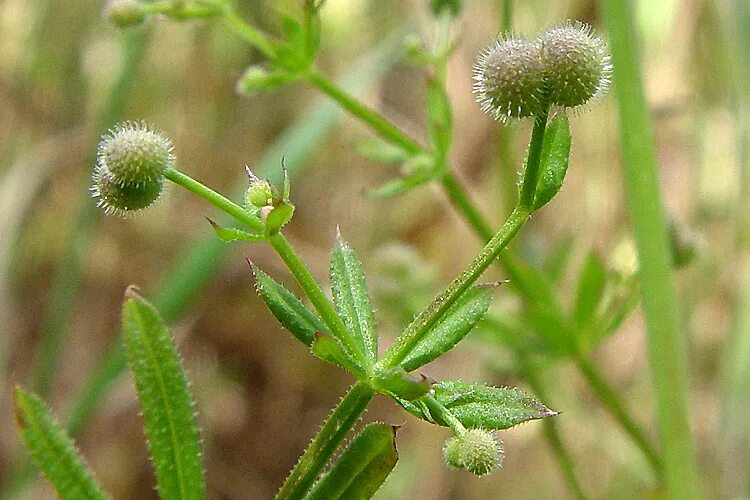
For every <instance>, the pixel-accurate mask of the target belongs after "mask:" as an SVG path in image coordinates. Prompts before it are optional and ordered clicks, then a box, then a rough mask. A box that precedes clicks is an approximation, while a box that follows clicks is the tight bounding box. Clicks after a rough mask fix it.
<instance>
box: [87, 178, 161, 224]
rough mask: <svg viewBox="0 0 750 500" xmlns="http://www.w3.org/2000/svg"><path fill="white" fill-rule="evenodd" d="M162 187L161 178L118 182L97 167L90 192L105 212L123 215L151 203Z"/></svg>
mask: <svg viewBox="0 0 750 500" xmlns="http://www.w3.org/2000/svg"><path fill="white" fill-rule="evenodd" d="M163 187H164V182H163V181H162V180H161V179H159V180H155V181H150V182H142V183H140V184H118V183H117V182H115V180H114V179H113V178H112V176H111V175H110V173H109V172H108V171H107V170H106V169H103V168H98V169H96V171H95V172H94V184H93V186H92V187H91V194H92V195H93V197H94V198H95V199H96V206H97V207H99V208H101V209H103V210H104V212H105V213H107V214H108V215H119V216H121V217H125V216H127V215H130V214H131V213H133V212H137V211H139V210H143V209H145V208H148V207H150V206H151V205H153V204H154V203H155V202H156V200H157V199H158V198H159V196H160V195H161V193H162V191H163Z"/></svg>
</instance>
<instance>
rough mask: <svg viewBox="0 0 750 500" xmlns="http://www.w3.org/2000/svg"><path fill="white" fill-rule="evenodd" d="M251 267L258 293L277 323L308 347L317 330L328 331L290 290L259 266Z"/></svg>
mask: <svg viewBox="0 0 750 500" xmlns="http://www.w3.org/2000/svg"><path fill="white" fill-rule="evenodd" d="M252 268H253V273H254V274H255V286H256V288H257V290H258V295H260V298H261V299H263V302H264V303H265V304H266V307H268V309H269V310H270V311H271V314H273V315H274V317H275V318H276V319H277V320H278V321H279V323H281V325H282V326H283V327H284V328H286V329H287V330H289V331H290V332H291V334H292V335H294V336H295V337H297V339H298V340H299V341H300V342H302V343H303V344H305V345H306V346H308V347H310V346H311V345H312V343H313V340H314V338H315V334H316V333H317V332H326V331H328V329H327V328H326V327H325V325H324V324H323V322H322V321H321V320H320V318H318V316H316V315H315V314H313V313H312V312H310V311H309V310H308V309H307V308H306V307H305V306H304V305H303V304H302V302H300V300H299V299H298V298H297V297H295V296H294V294H292V292H290V291H289V290H287V289H286V288H284V286H283V285H282V284H281V283H278V282H277V281H276V280H274V279H273V278H271V277H270V276H269V275H267V274H266V273H264V272H263V271H261V270H260V269H259V268H257V267H255V266H252Z"/></svg>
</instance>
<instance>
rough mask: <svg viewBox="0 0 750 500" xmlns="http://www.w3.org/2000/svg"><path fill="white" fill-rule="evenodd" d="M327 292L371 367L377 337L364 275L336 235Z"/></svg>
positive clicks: (376, 350) (375, 357)
mask: <svg viewBox="0 0 750 500" xmlns="http://www.w3.org/2000/svg"><path fill="white" fill-rule="evenodd" d="M331 289H332V291H333V301H334V303H335V305H336V312H337V313H338V315H339V316H340V317H341V319H343V320H344V323H345V324H346V326H347V328H348V329H349V331H350V332H352V334H353V336H354V338H355V339H356V340H357V342H358V343H359V345H360V347H361V348H362V352H363V353H364V354H365V358H366V359H367V361H368V362H370V363H371V364H374V363H375V361H377V357H378V336H377V333H376V331H375V314H374V313H373V311H372V304H371V303H370V296H369V294H368V292H367V282H366V281H365V273H364V271H363V270H362V263H361V262H360V261H359V259H358V258H357V255H356V254H355V253H354V250H353V249H352V247H350V246H349V245H348V244H347V243H346V242H345V241H344V240H343V239H341V235H340V234H339V235H338V238H337V241H336V245H335V246H334V248H333V252H332V253H331Z"/></svg>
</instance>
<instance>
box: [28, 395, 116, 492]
mask: <svg viewBox="0 0 750 500" xmlns="http://www.w3.org/2000/svg"><path fill="white" fill-rule="evenodd" d="M14 403H15V409H16V422H17V423H18V428H19V430H20V431H21V436H22V437H23V441H24V443H25V444H26V447H27V448H28V449H29V452H31V457H32V458H33V459H34V462H36V464H37V466H39V468H40V469H41V470H42V472H43V473H44V476H45V477H46V478H47V480H48V481H49V482H50V483H52V486H53V487H54V488H55V491H57V495H58V496H59V497H60V498H62V499H63V500H68V499H78V498H86V499H92V500H98V499H106V498H108V497H107V495H106V494H105V493H104V492H103V491H102V489H101V487H100V486H99V485H98V484H97V483H96V480H95V479H94V477H93V475H92V474H91V472H90V471H89V470H88V468H87V467H86V465H85V464H84V462H83V459H82V458H81V456H80V455H79V454H78V451H77V450H76V448H75V445H74V444H73V440H72V439H71V438H70V436H69V435H68V433H67V432H65V431H64V430H63V429H62V428H61V427H60V425H59V424H58V423H57V421H56V420H55V418H54V416H53V415H52V412H51V411H50V410H49V408H48V407H47V405H46V404H44V402H43V401H42V400H41V399H40V398H39V397H38V396H36V395H35V394H31V393H28V392H25V391H24V390H23V389H21V388H20V387H16V390H15V398H14Z"/></svg>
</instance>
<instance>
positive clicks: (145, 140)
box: [97, 122, 175, 185]
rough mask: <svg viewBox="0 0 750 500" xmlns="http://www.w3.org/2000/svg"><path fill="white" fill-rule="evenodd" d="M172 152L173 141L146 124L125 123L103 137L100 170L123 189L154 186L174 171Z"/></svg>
mask: <svg viewBox="0 0 750 500" xmlns="http://www.w3.org/2000/svg"><path fill="white" fill-rule="evenodd" d="M172 150H173V146H172V141H170V140H169V139H168V138H167V137H166V136H164V134H162V133H160V132H158V131H156V130H154V129H152V128H150V127H149V126H148V125H146V124H145V123H144V122H122V123H118V124H117V125H115V127H114V128H112V129H111V130H110V131H109V132H108V133H107V134H106V135H104V136H102V139H101V141H100V142H99V148H98V151H97V168H99V169H102V168H103V169H106V170H107V171H108V172H109V173H110V176H111V178H112V180H113V181H114V182H116V183H117V184H120V185H139V184H148V183H153V182H154V181H158V180H160V179H162V177H163V175H164V171H165V170H167V169H168V168H172V167H174V163H175V157H174V154H173V153H172Z"/></svg>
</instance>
